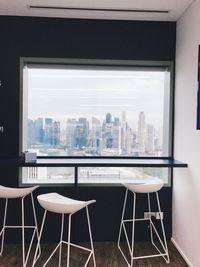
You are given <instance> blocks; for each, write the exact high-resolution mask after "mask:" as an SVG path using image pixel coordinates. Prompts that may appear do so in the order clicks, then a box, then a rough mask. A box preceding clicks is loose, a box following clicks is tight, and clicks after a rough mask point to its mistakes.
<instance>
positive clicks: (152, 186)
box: [118, 178, 170, 267]
mask: <svg viewBox="0 0 200 267" xmlns="http://www.w3.org/2000/svg"><path fill="white" fill-rule="evenodd" d="M163 185H164V182H163V181H162V180H161V179H159V178H152V179H145V180H141V181H138V182H136V183H124V186H125V187H126V193H125V199H124V205H123V211H122V219H121V224H120V230H119V237H118V248H119V250H120V252H121V254H122V256H123V257H124V259H125V261H126V263H127V265H128V266H129V267H133V262H134V260H137V259H144V258H152V257H159V256H160V257H163V258H164V259H165V261H166V263H169V262H170V259H169V253H168V247H167V241H166V236H165V230H164V225H163V218H162V216H161V208H160V201H159V196H158V191H159V190H160V189H161V188H162V187H163ZM129 190H130V191H131V192H132V193H133V195H134V197H133V218H132V219H130V220H125V219H124V214H125V209H126V201H127V195H128V191H129ZM137 193H143V194H144V193H146V194H147V196H148V210H149V213H151V201H150V193H155V194H156V200H157V205H158V214H159V219H160V223H161V228H162V235H163V240H164V241H162V238H161V237H160V235H159V234H158V231H157V230H156V227H155V225H154V223H153V221H152V219H151V216H150V217H149V218H139V219H138V218H137V219H136V218H135V217H136V216H135V208H136V194H137ZM145 220H148V221H149V224H150V225H149V226H150V237H151V243H152V244H153V246H154V247H155V248H156V250H157V251H158V253H157V254H153V255H146V256H138V257H136V256H134V231H135V222H136V221H145ZM127 222H132V237H131V241H129V239H128V234H127V230H126V226H125V223H127ZM122 230H123V231H124V234H125V238H126V242H127V245H128V250H129V253H130V256H131V260H130V262H129V261H128V259H127V257H126V256H125V254H124V252H123V250H122V248H121V246H120V241H121V234H122ZM153 233H155V234H156V236H157V238H158V241H159V243H160V245H161V247H162V250H163V252H162V251H161V250H160V249H159V248H158V247H157V245H156V244H155V242H154V237H153ZM130 242H131V244H130Z"/></svg>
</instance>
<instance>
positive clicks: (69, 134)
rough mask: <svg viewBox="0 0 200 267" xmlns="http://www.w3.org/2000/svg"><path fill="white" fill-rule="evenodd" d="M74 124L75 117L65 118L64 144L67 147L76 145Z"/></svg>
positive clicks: (75, 123) (75, 124)
mask: <svg viewBox="0 0 200 267" xmlns="http://www.w3.org/2000/svg"><path fill="white" fill-rule="evenodd" d="M76 126H77V121H76V119H67V127H66V146H67V147H68V148H74V147H76Z"/></svg>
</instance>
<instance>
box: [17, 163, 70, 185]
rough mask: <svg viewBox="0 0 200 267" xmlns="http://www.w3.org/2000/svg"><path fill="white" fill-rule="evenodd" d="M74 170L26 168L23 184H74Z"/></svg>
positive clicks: (23, 171) (23, 173)
mask: <svg viewBox="0 0 200 267" xmlns="http://www.w3.org/2000/svg"><path fill="white" fill-rule="evenodd" d="M73 183H74V168H73V167H72V168H71V167H70V168H69V167H59V168H54V167H24V168H22V184H73Z"/></svg>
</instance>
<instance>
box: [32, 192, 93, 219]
mask: <svg viewBox="0 0 200 267" xmlns="http://www.w3.org/2000/svg"><path fill="white" fill-rule="evenodd" d="M37 199H38V202H39V203H40V205H41V206H42V207H43V208H44V209H45V210H48V211H51V212H55V213H61V214H63V213H64V214H69V213H75V212H77V211H79V210H80V209H82V208H85V207H86V206H88V205H89V204H92V203H94V202H96V200H90V201H79V200H74V199H71V198H68V197H64V196H62V195H60V194H58V193H49V194H43V195H39V196H38V197H37Z"/></svg>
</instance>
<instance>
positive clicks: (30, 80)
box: [23, 65, 170, 157]
mask: <svg viewBox="0 0 200 267" xmlns="http://www.w3.org/2000/svg"><path fill="white" fill-rule="evenodd" d="M23 86H24V88H23V90H24V111H23V112H24V114H23V117H24V119H23V121H24V122H23V150H29V151H34V152H37V153H38V155H43V156H114V157H115V156H130V157H133V156H134V157H138V156H139V157H140V156H151V157H154V156H156V157H160V156H169V153H170V152H169V150H170V149H169V147H170V145H169V128H170V127H169V121H170V120H169V107H170V73H169V72H168V71H165V70H164V68H163V69H157V68H155V69H154V68H151V69H149V68H148V69H145V68H141V67H137V68H131V67H130V68H128V67H117V66H116V67H108V66H101V67H100V66H99V67H94V66H87V67H86V66H79V67H78V66H76V67H74V66H60V67H59V66H55V67H53V66H51V67H50V66H47V65H41V66H38V65H36V66H28V67H27V66H26V67H24V75H23Z"/></svg>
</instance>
